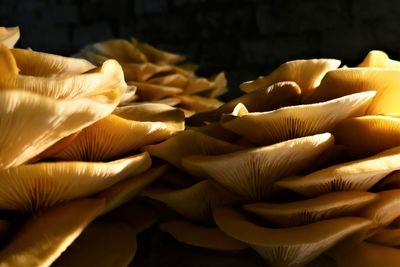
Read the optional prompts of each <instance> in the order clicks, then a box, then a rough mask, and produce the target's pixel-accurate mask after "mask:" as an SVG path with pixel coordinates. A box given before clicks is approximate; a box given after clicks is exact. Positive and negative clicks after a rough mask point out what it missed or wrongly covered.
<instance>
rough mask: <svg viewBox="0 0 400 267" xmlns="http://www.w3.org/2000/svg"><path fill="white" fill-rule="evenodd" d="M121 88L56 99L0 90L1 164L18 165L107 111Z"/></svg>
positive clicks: (5, 165)
mask: <svg viewBox="0 0 400 267" xmlns="http://www.w3.org/2000/svg"><path fill="white" fill-rule="evenodd" d="M119 97H120V88H118V87H115V88H108V89H107V90H99V92H98V93H97V95H92V96H90V97H85V98H77V99H71V100H56V99H52V98H49V97H45V96H40V95H38V94H35V93H31V92H27V91H23V90H15V89H8V90H0V117H1V118H2V119H1V121H0V128H1V129H3V131H1V132H0V168H9V167H13V166H18V165H20V164H22V163H24V162H27V161H28V160H30V159H32V158H33V157H35V156H37V155H38V154H40V153H41V152H43V151H44V150H46V149H47V148H49V147H50V146H52V145H53V144H55V143H56V142H57V141H59V140H61V139H63V138H64V137H66V136H69V135H71V134H73V133H76V132H78V131H80V130H81V129H83V128H85V127H87V126H89V125H90V124H92V123H94V122H96V121H98V120H100V119H102V118H104V117H105V116H107V115H108V114H110V113H111V112H112V111H113V109H114V108H115V107H116V105H117V104H118V101H119Z"/></svg>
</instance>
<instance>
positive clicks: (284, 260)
mask: <svg viewBox="0 0 400 267" xmlns="http://www.w3.org/2000/svg"><path fill="white" fill-rule="evenodd" d="M214 219H215V222H216V223H217V225H218V227H219V228H220V229H221V230H222V231H223V232H225V233H226V234H227V235H229V236H231V237H233V238H235V239H237V240H240V241H242V242H244V243H246V244H248V245H249V246H250V247H252V248H253V249H254V250H256V251H257V252H258V253H259V254H260V255H261V256H262V257H263V258H264V259H265V260H266V261H267V262H268V263H269V264H271V265H272V266H303V265H306V264H307V263H308V262H310V261H312V260H313V259H315V258H317V257H318V256H319V255H320V254H322V253H323V252H325V251H326V250H328V249H329V248H331V247H333V246H334V245H336V244H337V243H339V242H340V241H342V240H344V239H345V238H346V237H349V236H351V235H353V234H356V233H357V232H360V231H364V229H366V228H368V227H369V225H370V221H369V220H367V219H363V218H359V217H342V218H336V219H330V220H323V221H319V222H315V223H312V224H307V225H302V226H297V227H291V228H279V229H276V228H266V227H261V226H258V225H256V224H254V223H253V222H251V221H249V220H248V219H247V218H246V217H245V216H243V214H241V213H240V212H238V211H237V210H235V209H232V208H217V209H214Z"/></svg>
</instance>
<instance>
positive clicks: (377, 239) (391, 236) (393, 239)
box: [368, 226, 400, 247]
mask: <svg viewBox="0 0 400 267" xmlns="http://www.w3.org/2000/svg"><path fill="white" fill-rule="evenodd" d="M368 242H371V243H374V244H379V245H383V246H390V247H398V246H400V229H399V228H390V226H389V227H388V228H380V229H378V230H376V232H375V233H374V234H373V236H371V237H370V238H368Z"/></svg>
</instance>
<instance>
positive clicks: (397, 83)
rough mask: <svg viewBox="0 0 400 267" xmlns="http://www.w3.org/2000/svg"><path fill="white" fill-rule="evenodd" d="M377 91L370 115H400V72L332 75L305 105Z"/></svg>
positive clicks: (337, 72) (334, 72)
mask: <svg viewBox="0 0 400 267" xmlns="http://www.w3.org/2000/svg"><path fill="white" fill-rule="evenodd" d="M370 90H375V91H376V92H377V94H376V96H375V98H374V100H373V101H372V103H371V105H370V106H369V108H368V110H367V114H387V113H396V112H399V111H400V108H399V105H398V102H397V99H399V97H400V69H393V68H389V69H388V68H386V69H384V68H347V69H337V70H332V71H329V72H328V73H327V74H326V75H325V76H324V78H323V79H322V81H321V84H320V85H319V86H318V88H317V89H316V90H315V91H314V93H313V94H312V95H310V96H309V97H308V98H306V99H305V100H304V101H305V103H315V102H321V101H326V100H330V99H334V98H338V97H341V96H344V95H349V94H354V93H358V92H363V91H370Z"/></svg>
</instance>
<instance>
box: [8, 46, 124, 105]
mask: <svg viewBox="0 0 400 267" xmlns="http://www.w3.org/2000/svg"><path fill="white" fill-rule="evenodd" d="M7 54H8V55H7ZM0 57H1V59H0V61H5V60H7V61H8V62H7V63H5V62H1V63H0V69H2V71H3V73H2V74H3V75H2V76H1V77H0V89H1V90H5V89H10V88H16V89H21V90H25V91H30V92H34V93H38V94H40V95H43V96H49V97H52V98H76V97H82V96H88V95H91V94H94V93H96V91H98V90H99V88H105V87H109V88H111V87H119V89H120V91H121V93H123V92H124V91H125V89H126V83H125V81H124V73H123V71H122V68H121V66H120V65H119V64H118V62H117V61H115V60H107V61H106V62H104V64H103V65H102V66H101V67H100V68H97V69H94V70H92V71H91V72H90V73H84V74H80V75H72V76H68V77H52V78H49V77H36V76H28V75H22V74H18V72H15V70H18V66H17V63H16V61H15V59H14V57H13V55H12V53H11V51H10V50H8V49H7V48H6V47H4V46H0ZM4 66H7V69H5V70H3V68H4ZM37 67H38V68H40V65H38V66H37Z"/></svg>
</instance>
